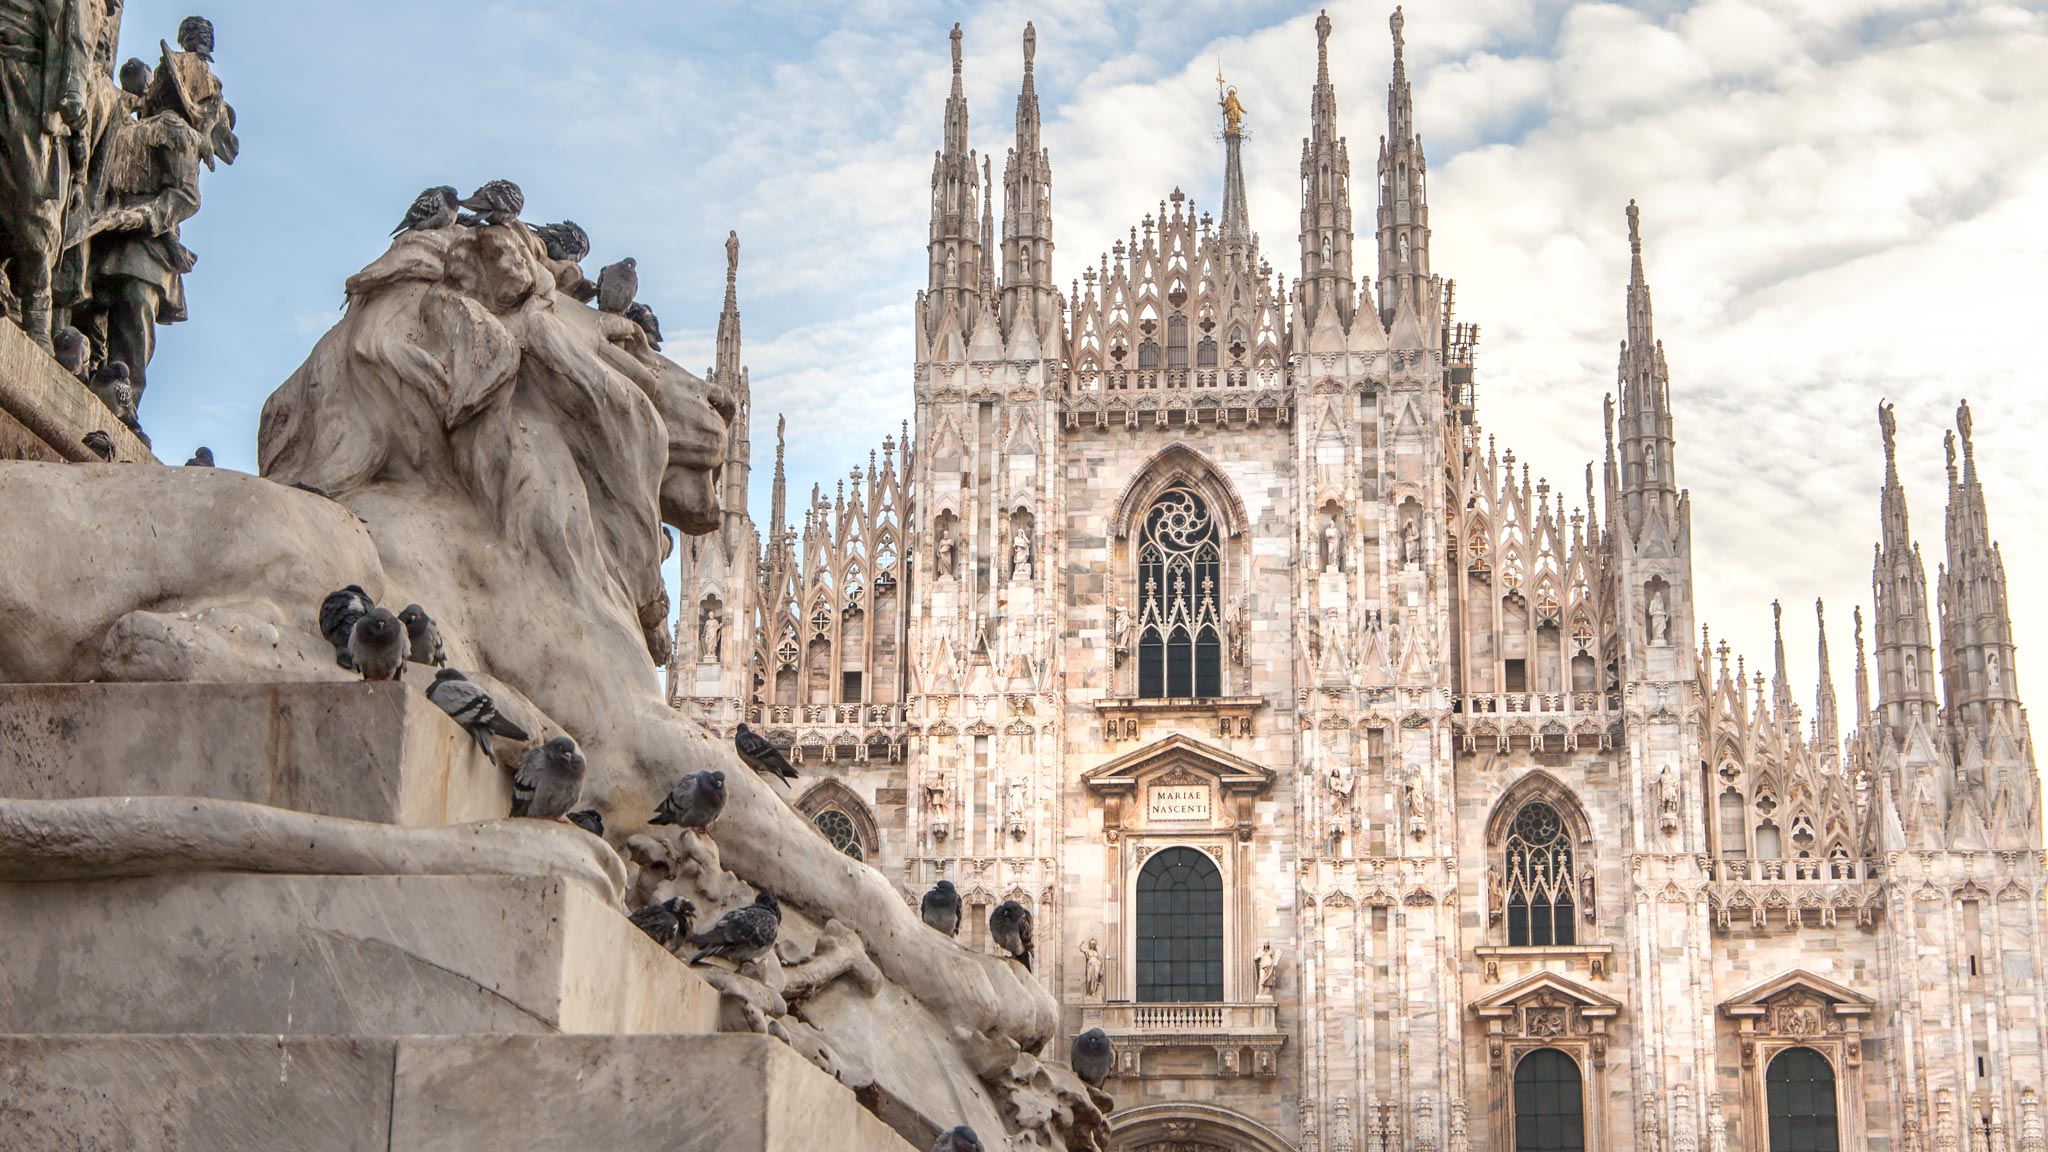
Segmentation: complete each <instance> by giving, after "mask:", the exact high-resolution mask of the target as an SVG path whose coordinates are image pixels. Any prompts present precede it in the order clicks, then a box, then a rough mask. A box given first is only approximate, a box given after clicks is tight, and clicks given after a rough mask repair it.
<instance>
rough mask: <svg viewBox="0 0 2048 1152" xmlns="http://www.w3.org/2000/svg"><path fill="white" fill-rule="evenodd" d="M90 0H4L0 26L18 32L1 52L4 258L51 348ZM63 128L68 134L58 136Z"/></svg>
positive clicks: (12, 303) (87, 63) (28, 320)
mask: <svg viewBox="0 0 2048 1152" xmlns="http://www.w3.org/2000/svg"><path fill="white" fill-rule="evenodd" d="M85 7H86V5H85V3H84V2H83V0H56V2H52V0H0V28H8V29H19V30H20V32H19V34H18V35H15V36H9V37H8V44H7V51H6V52H5V53H4V54H0V91H4V92H5V93H6V94H7V95H6V99H5V101H4V103H0V259H4V260H5V261H6V264H7V277H8V281H9V285H10V288H11V290H12V299H11V300H9V301H8V304H9V309H8V310H9V312H11V313H12V314H13V315H14V316H15V317H16V318H17V322H18V323H19V324H20V325H21V328H22V331H24V332H26V333H28V335H29V338H30V339H32V340H34V341H35V342H36V343H37V344H39V345H41V346H42V348H43V350H44V351H46V352H47V351H49V350H50V310H51V277H52V274H53V273H54V271H55V269H56V265H57V254H58V252H59V251H60V250H62V248H63V239H64V209H65V201H66V198H67V196H68V195H69V192H70V185H71V183H72V180H73V177H72V168H73V166H74V165H77V166H83V162H84V159H85V158H84V157H83V156H75V155H73V150H72V149H71V148H69V147H67V145H66V143H65V140H64V138H65V137H68V138H69V139H71V140H78V141H82V140H83V139H84V138H83V137H82V136H77V135H73V134H74V133H77V132H80V131H81V130H82V129H84V128H85V127H86V122H87V116H88V106H87V102H86V96H87V84H88V83H89V77H90V76H91V75H92V74H93V72H94V69H93V66H92V65H93V60H92V48H91V46H90V45H88V44H87V43H86V29H85V11H84V9H85ZM60 133H61V135H60Z"/></svg>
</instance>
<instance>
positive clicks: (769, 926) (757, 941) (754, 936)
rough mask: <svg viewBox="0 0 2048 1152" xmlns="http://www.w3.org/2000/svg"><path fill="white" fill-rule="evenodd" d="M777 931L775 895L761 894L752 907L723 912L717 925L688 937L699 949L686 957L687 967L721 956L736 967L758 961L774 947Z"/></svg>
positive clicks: (779, 927) (778, 907) (779, 911)
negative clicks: (688, 963) (688, 962)
mask: <svg viewBox="0 0 2048 1152" xmlns="http://www.w3.org/2000/svg"><path fill="white" fill-rule="evenodd" d="M781 930H782V905H780V904H777V903H776V902H775V893H773V892H769V891H766V890H764V891H762V893H761V894H760V895H759V896H756V897H754V902H753V903H752V904H749V905H747V906H746V907H744V908H735V909H733V910H732V911H730V912H727V913H726V914H725V915H723V916H720V917H719V918H718V923H716V924H713V925H712V926H711V927H709V928H707V929H705V930H704V931H702V932H699V933H697V934H696V935H695V936H692V937H690V943H692V944H695V945H696V946H697V947H699V948H701V949H703V951H701V952H698V953H697V954H696V955H695V956H692V957H690V963H691V964H701V963H703V962H704V961H706V960H708V959H710V958H711V957H713V956H721V957H724V958H725V959H727V960H730V961H732V963H733V966H734V967H738V966H739V965H741V964H745V963H748V962H750V961H753V960H758V959H760V958H761V957H762V956H763V955H764V954H766V953H767V951H768V950H769V949H770V948H773V947H775V936H776V934H777V933H778V932H780V931H781Z"/></svg>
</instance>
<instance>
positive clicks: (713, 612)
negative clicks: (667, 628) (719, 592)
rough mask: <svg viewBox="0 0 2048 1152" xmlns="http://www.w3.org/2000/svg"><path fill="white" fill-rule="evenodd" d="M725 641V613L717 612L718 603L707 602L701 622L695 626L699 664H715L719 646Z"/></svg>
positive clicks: (713, 601)
mask: <svg viewBox="0 0 2048 1152" xmlns="http://www.w3.org/2000/svg"><path fill="white" fill-rule="evenodd" d="M724 640H725V613H723V612H720V611H719V610H718V602H717V601H715V600H712V601H707V602H706V603H705V607H704V619H703V622H702V623H700V624H699V625H698V626H697V659H698V661H699V662H700V663H704V664H716V663H717V662H718V657H719V646H720V644H722V643H723V642H724Z"/></svg>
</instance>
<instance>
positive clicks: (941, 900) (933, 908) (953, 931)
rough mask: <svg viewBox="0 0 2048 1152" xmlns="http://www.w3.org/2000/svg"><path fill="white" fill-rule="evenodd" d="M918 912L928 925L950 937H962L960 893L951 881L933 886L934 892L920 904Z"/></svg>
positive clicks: (943, 881)
mask: <svg viewBox="0 0 2048 1152" xmlns="http://www.w3.org/2000/svg"><path fill="white" fill-rule="evenodd" d="M917 911H918V914H919V915H921V916H923V917H924V922H925V923H926V924H929V925H931V926H932V927H934V928H937V929H938V930H939V931H941V932H944V933H945V934H946V935H948V936H958V935H960V892H959V890H958V889H956V888H954V887H953V882H952V881H951V880H941V881H939V882H938V883H937V884H934V885H932V890H931V891H929V892H927V893H925V894H924V899H923V900H921V901H919V902H918V906H917Z"/></svg>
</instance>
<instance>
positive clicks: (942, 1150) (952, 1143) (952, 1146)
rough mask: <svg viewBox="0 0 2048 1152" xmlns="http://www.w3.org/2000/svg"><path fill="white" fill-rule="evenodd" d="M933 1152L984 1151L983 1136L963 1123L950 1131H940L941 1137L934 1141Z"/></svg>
mask: <svg viewBox="0 0 2048 1152" xmlns="http://www.w3.org/2000/svg"><path fill="white" fill-rule="evenodd" d="M932 1152H982V1148H981V1137H979V1136H976V1135H975V1134H974V1129H972V1128H969V1127H968V1126H967V1125H965V1124H962V1125H960V1126H959V1127H958V1128H955V1129H953V1130H952V1131H950V1132H941V1133H939V1138H938V1139H937V1140H935V1141H933V1142H932Z"/></svg>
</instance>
